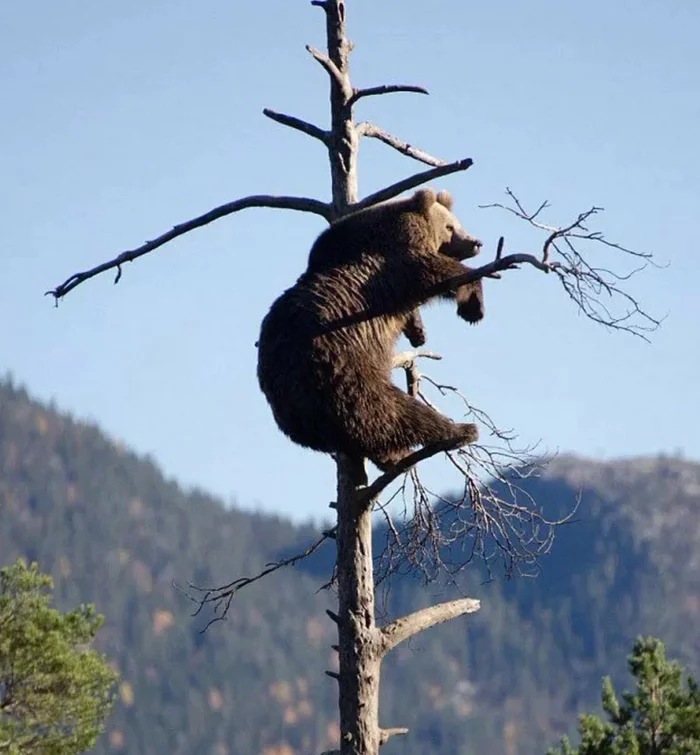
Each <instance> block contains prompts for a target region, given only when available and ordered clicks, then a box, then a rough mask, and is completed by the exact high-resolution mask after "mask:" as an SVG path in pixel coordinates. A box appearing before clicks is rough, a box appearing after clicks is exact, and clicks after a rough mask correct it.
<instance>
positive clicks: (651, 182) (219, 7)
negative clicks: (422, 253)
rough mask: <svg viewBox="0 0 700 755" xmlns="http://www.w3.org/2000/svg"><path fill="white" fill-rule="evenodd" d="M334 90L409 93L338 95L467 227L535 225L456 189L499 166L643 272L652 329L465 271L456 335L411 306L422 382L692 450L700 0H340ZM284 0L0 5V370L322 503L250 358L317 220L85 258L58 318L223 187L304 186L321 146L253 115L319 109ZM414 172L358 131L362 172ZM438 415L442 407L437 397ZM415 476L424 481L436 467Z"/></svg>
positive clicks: (490, 240) (173, 464)
mask: <svg viewBox="0 0 700 755" xmlns="http://www.w3.org/2000/svg"><path fill="white" fill-rule="evenodd" d="M347 6H348V21H349V31H350V35H351V37H352V38H353V40H354V41H355V43H356V49H355V52H354V53H353V57H352V74H353V79H354V84H355V85H357V86H369V85H375V84H381V83H414V84H421V85H424V86H427V87H428V88H429V89H430V91H431V96H430V97H422V96H420V95H408V94H400V95H393V96H391V97H380V98H372V99H371V100H367V101H365V102H363V103H361V105H360V106H358V108H357V118H358V120H364V119H369V120H372V121H373V122H375V123H377V124H378V125H381V126H382V127H383V128H385V129H387V130H389V131H391V132H393V133H395V134H396V135H397V136H399V137H401V138H403V139H405V140H407V141H409V142H411V143H413V144H416V145H418V146H420V147H422V148H423V149H425V150H427V151H430V152H433V153H434V154H436V155H438V156H440V157H443V158H445V159H456V158H460V157H467V156H468V157H472V158H473V159H474V161H475V164H474V167H473V168H472V169H471V170H469V171H468V172H466V173H463V174H457V175H455V176H452V177H449V178H446V179H443V180H441V181H438V182H436V183H435V184H434V185H435V187H436V188H446V189H449V190H450V191H452V193H453V194H454V197H455V211H456V212H457V214H458V215H459V217H460V219H461V220H462V222H463V224H464V225H465V226H466V227H468V228H469V229H470V230H471V231H473V232H474V233H475V234H476V235H479V236H480V237H481V238H482V239H484V241H485V242H486V254H487V255H488V254H490V253H491V251H492V250H493V248H494V245H495V242H496V240H497V238H498V236H499V235H500V234H504V235H505V236H506V239H507V243H508V248H509V249H512V250H518V251H536V250H537V245H538V243H539V244H541V239H540V238H539V237H538V236H536V235H534V234H533V233H531V232H530V231H529V230H528V229H527V228H526V227H524V226H521V225H519V224H518V223H517V221H515V220H513V219H511V218H509V217H508V216H505V215H502V214H499V213H498V212H496V211H494V210H480V209H478V205H479V204H485V203H489V202H494V201H500V200H501V199H502V198H503V191H504V189H505V187H506V186H510V187H512V188H513V189H514V190H516V191H517V192H518V194H519V195H520V197H521V198H522V199H523V201H525V202H527V203H528V204H530V205H532V206H536V205H537V204H539V202H540V201H542V200H543V199H548V200H549V201H550V202H551V204H552V209H551V211H550V214H549V215H548V217H547V219H548V220H550V221H551V222H552V223H563V222H565V221H567V220H569V219H570V218H571V217H572V216H575V214H576V213H577V212H579V211H581V210H584V209H587V208H588V207H590V206H591V205H593V204H597V205H602V206H603V207H605V208H606V213H605V214H604V215H603V216H602V217H601V218H600V224H599V227H600V228H601V229H602V230H604V231H605V232H606V234H607V236H608V237H610V238H611V239H612V240H616V241H620V242H622V243H624V244H625V245H627V246H630V247H632V248H635V249H638V250H640V251H653V252H655V253H656V254H657V255H658V258H659V260H660V261H661V262H669V263H670V265H669V267H668V268H666V269H662V270H652V271H649V272H647V273H644V274H642V275H641V276H639V277H638V278H636V279H634V280H633V281H632V282H631V283H630V285H629V288H630V291H631V292H632V293H634V294H635V295H636V296H638V298H639V299H640V300H641V301H642V302H643V303H644V304H645V305H646V306H647V307H648V308H649V309H650V310H651V311H652V312H653V313H655V314H658V315H667V319H666V321H665V323H664V325H663V327H662V329H661V330H660V331H659V332H658V333H657V334H655V335H654V336H653V338H652V343H651V344H646V343H644V342H642V341H640V340H637V339H634V338H631V337H626V336H623V335H619V334H614V333H608V332H606V331H605V330H603V329H602V328H600V327H597V326H595V325H593V324H592V323H590V322H589V321H587V320H585V319H584V318H582V317H580V316H579V315H578V314H577V312H576V310H575V308H574V307H573V306H572V304H571V303H570V302H569V301H568V300H567V298H566V296H565V295H564V293H563V292H562V291H561V290H560V289H559V287H558V286H557V285H556V284H555V281H554V280H553V279H552V277H551V276H544V275H542V274H540V273H538V272H536V271H534V270H521V271H519V272H512V273H508V274H506V275H505V276H504V279H503V280H501V281H492V282H488V283H487V292H486V294H487V297H488V303H487V305H488V316H487V319H486V320H485V322H484V323H483V324H482V325H481V326H479V327H477V328H468V327H467V326H465V325H464V324H463V323H462V322H461V321H458V320H457V318H456V317H455V316H454V312H453V307H452V306H448V305H441V306H436V307H433V308H431V309H430V310H429V311H428V312H427V313H426V318H425V319H426V323H427V327H428V332H429V339H430V340H429V345H430V347H431V348H432V349H433V350H435V351H438V352H440V353H441V354H443V356H444V360H443V362H442V363H441V364H440V365H438V366H436V367H435V368H431V369H432V374H433V375H435V376H436V377H440V378H444V379H445V380H446V381H449V382H452V383H456V384H458V385H459V386H460V387H461V388H462V389H463V390H464V391H465V392H466V393H467V394H468V396H469V398H470V399H471V400H472V402H473V403H474V404H476V405H477V406H479V407H481V408H483V409H486V410H488V411H489V412H491V414H492V415H493V416H494V418H495V419H496V420H497V421H498V422H500V423H501V424H502V425H504V426H507V427H513V428H515V429H516V430H517V431H518V432H519V433H520V437H521V439H522V441H523V442H527V443H531V442H536V441H541V444H542V445H541V447H542V448H543V449H546V450H550V451H555V450H557V449H560V450H566V451H573V452H577V453H580V454H584V455H588V456H594V457H599V458H608V457H611V456H629V455H639V454H649V453H656V452H659V451H665V452H670V453H673V452H676V451H681V452H683V453H684V454H685V455H687V456H689V457H692V458H700V432H698V428H697V425H698V421H699V420H700V399H699V398H698V389H697V385H698V383H699V382H700V357H699V355H698V352H699V349H698V343H699V337H698V333H700V308H699V307H698V303H697V302H698V296H697V293H696V292H697V286H698V283H697V281H698V280H700V253H698V250H697V242H696V241H695V238H696V236H695V234H696V233H697V221H698V211H699V210H700V147H699V146H698V137H697V135H698V134H699V133H700V95H699V92H700V48H699V47H698V44H697V35H698V29H699V28H700V5H698V3H697V2H696V1H695V0H676V1H675V2H673V3H669V2H662V1H661V0H656V1H654V2H652V1H650V0H638V1H637V2H631V1H630V0H627V1H623V0H618V1H617V2H609V0H591V1H590V2H587V3H585V4H582V3H562V2H560V1H559V0H531V1H530V2H527V3H471V2H464V1H463V0H437V1H436V2H434V3H425V2H418V1H417V0H402V1H401V2H399V1H398V0H348V3H347ZM323 32H324V25H323V17H322V12H321V11H320V10H319V9H316V8H312V7H311V6H310V4H309V3H308V2H306V0H269V1H268V2H265V3H243V2H231V0H226V1H224V0H209V1H208V2H204V3H192V2H184V1H183V0H168V2H165V1H164V0H150V1H149V2H148V3H144V2H141V1H140V0H139V1H137V0H122V1H121V2H119V3H94V2H88V0H64V2H61V3H56V2H52V1H51V0H41V1H39V0H23V2H21V3H3V4H2V5H1V6H0V87H1V91H2V93H3V101H4V107H3V111H4V112H3V118H2V120H1V121H0V155H1V159H2V170H1V171H0V201H1V205H2V212H3V221H2V223H1V224H0V318H1V319H2V323H3V327H2V329H1V330H0V371H11V372H12V373H13V374H14V375H15V377H16V378H17V379H18V380H20V381H22V382H24V383H25V384H26V385H27V387H28V388H29V389H30V391H31V392H32V393H33V394H34V395H36V396H38V397H40V398H42V399H49V398H54V399H55V400H56V402H57V404H58V406H59V407H61V408H62V409H66V410H69V411H71V412H72V413H74V414H75V415H76V416H78V417H81V418H87V419H91V420H94V421H96V422H98V423H99V424H100V425H101V426H102V427H103V428H104V429H105V430H106V431H107V432H108V433H109V434H110V435H111V436H113V437H114V438H116V439H119V440H121V441H123V442H125V443H127V444H128V445H130V446H132V447H134V448H135V449H136V450H138V451H139V452H144V453H146V452H147V453H150V454H152V456H154V457H155V459H156V460H157V461H158V462H159V463H160V464H161V466H162V467H163V469H164V470H165V472H166V474H167V475H168V476H172V477H176V478H177V479H179V480H180V481H181V482H182V483H183V484H185V485H193V484H196V485H199V486H201V487H204V488H206V489H209V490H211V491H213V492H215V493H218V494H221V495H222V496H223V497H224V498H225V499H226V500H237V501H238V503H240V504H241V505H244V506H247V507H260V508H262V509H265V510H270V511H278V512H280V513H283V514H286V515H290V516H294V517H296V518H303V517H307V516H313V517H321V516H325V515H326V513H327V511H328V510H327V503H328V501H329V500H331V499H332V497H333V487H334V465H333V463H332V461H331V460H330V459H329V458H328V457H325V456H322V455H319V454H315V453H312V452H310V451H306V450H303V449H300V448H297V447H295V446H293V445H292V444H291V443H290V442H289V441H287V440H286V439H285V438H284V437H283V436H282V435H281V434H280V433H279V432H278V431H277V430H276V427H275V425H274V423H273V420H272V417H271V414H270V412H269V410H268V407H267V405H266V403H265V401H264V399H263V396H262V394H261V393H260V392H259V390H258V387H257V383H256V378H255V358H256V353H255V348H254V343H255V341H256V339H257V333H258V328H259V324H260V320H261V319H262V317H263V316H264V314H265V312H266V310H267V307H268V306H269V304H270V303H271V302H272V300H273V299H274V298H275V297H276V296H277V295H278V294H279V293H280V292H281V291H282V290H283V289H284V288H285V287H287V286H288V285H290V284H292V283H293V282H294V280H295V279H296V277H297V275H298V274H299V273H300V272H301V270H302V268H303V265H304V261H305V259H306V255H307V252H308V249H309V247H310V245H311V243H312V242H313V239H314V238H315V236H316V234H317V233H318V232H320V231H321V230H322V228H323V224H322V221H321V220H320V219H319V218H317V217H315V216H310V215H303V214H296V213H290V212H284V211H274V210H247V211H244V212H243V213H240V214H238V215H234V216H230V217H228V218H226V219H223V220H220V221H218V222H216V223H215V224H213V225H211V226H209V227H207V228H205V229H202V230H199V231H196V232H194V233H192V234H191V235H188V236H186V237H184V238H182V239H179V240H177V241H176V242H174V243H172V244H170V245H168V246H166V247H164V248H162V249H160V250H159V251H157V252H155V253H153V254H152V255H150V256H148V257H146V258H144V259H142V260H140V261H138V262H136V263H134V264H132V265H130V266H128V267H127V268H125V270H124V275H123V278H122V281H121V282H120V283H119V285H118V286H113V285H112V278H111V277H110V276H104V277H102V278H99V279H96V280H93V281H91V282H89V283H87V284H84V285H83V286H81V287H79V288H78V289H77V290H76V291H74V292H73V293H71V294H70V295H69V296H68V297H67V298H66V300H65V301H63V302H62V304H61V305H60V307H59V308H58V309H55V308H53V307H52V306H51V301H50V300H49V299H45V298H43V292H44V291H45V290H47V289H48V288H50V287H52V286H55V285H56V284H57V283H59V282H60V281H62V280H63V279H64V278H66V277H67V276H68V275H70V274H71V273H73V272H75V271H76V270H80V269H84V268H86V267H91V266H93V265H95V264H97V263H98V262H101V261H103V260H105V259H107V258H109V257H112V256H114V255H115V254H116V253H118V252H120V251H122V250H124V249H130V248H133V247H135V246H138V245H140V244H141V243H142V242H143V241H144V240H145V239H147V238H152V237H153V236H157V235H159V234H160V233H162V232H163V231H165V230H166V229H167V228H169V227H170V226H172V225H173V224H175V223H178V222H181V221H183V220H186V219H188V218H190V217H193V216H195V215H198V214H200V213H202V212H204V211H206V210H208V209H210V208H211V207H213V206H215V205H218V204H221V203H223V202H225V201H229V200H231V199H235V198H237V197H240V196H244V195H246V194H251V193H259V192H269V193H283V194H303V195H308V196H314V197H318V198H321V199H326V198H327V197H328V194H329V181H328V167H327V162H326V160H325V156H324V153H323V151H322V148H321V145H320V144H318V143H317V142H315V141H313V140H311V139H309V138H308V137H305V136H304V135H301V134H299V133H297V132H293V131H291V130H289V129H285V128H284V127H281V126H279V125H277V124H275V123H273V122H271V121H269V120H267V119H266V118H264V117H263V116H262V112H261V111H262V109H263V107H270V108H273V109H276V110H279V111H282V112H288V113H292V114H295V115H297V116H299V117H302V118H305V119H308V120H311V121H313V122H316V123H318V124H319V125H321V126H324V127H325V126H326V125H327V122H328V96H327V91H328V86H327V80H326V75H325V73H324V72H323V71H322V69H321V68H320V67H319V66H318V64H316V63H315V62H314V61H313V60H312V59H311V58H310V56H309V55H308V54H307V53H306V51H305V50H304V45H305V44H312V45H315V46H317V47H322V46H323V44H324V36H323ZM419 169H420V165H419V164H418V163H414V162H412V161H410V160H408V159H406V158H403V157H401V156H399V155H398V154H396V153H394V152H393V151H391V150H390V149H389V148H387V147H385V146H383V145H380V144H378V143H375V142H372V143H370V142H365V143H363V144H362V151H361V156H360V191H361V194H362V195H364V194H367V193H369V192H371V191H374V190H376V189H378V188H380V187H381V186H383V185H385V184H387V183H391V182H393V181H395V180H397V179H399V178H401V177H403V176H405V175H409V174H410V173H413V172H415V171H416V170H419ZM443 407H444V409H445V410H446V411H448V412H450V413H451V414H452V415H453V416H458V407H457V406H456V405H449V404H443ZM440 469H441V471H436V472H434V474H435V475H437V477H436V479H437V480H438V481H439V483H440V484H441V485H444V486H446V487H447V486H448V485H449V482H450V479H451V478H450V477H449V475H448V472H447V468H446V467H441V468H440Z"/></svg>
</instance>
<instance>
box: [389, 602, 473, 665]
mask: <svg viewBox="0 0 700 755" xmlns="http://www.w3.org/2000/svg"><path fill="white" fill-rule="evenodd" d="M480 607H481V603H480V602H479V601H478V600H474V599H473V598H460V599H459V600H450V601H448V602H447V603H438V605H436V606H429V607H428V608H422V609H421V610H420V611H415V612H414V613H411V614H409V615H408V616H404V617H402V618H400V619H397V620H396V621H393V622H392V623H391V624H387V625H386V626H384V627H382V628H381V629H380V630H379V634H380V636H381V641H380V642H381V654H382V655H386V653H388V652H389V651H390V650H392V649H393V648H395V647H396V646H397V645H398V644H399V643H401V642H403V641H404V640H407V639H409V637H413V635H414V634H418V632H422V631H423V630H424V629H428V628H429V627H433V626H435V625H436V624H442V623H443V622H445V621H449V620H450V619H454V618H456V617H457V616H463V615H464V614H467V613H476V612H477V611H478V610H479V608H480Z"/></svg>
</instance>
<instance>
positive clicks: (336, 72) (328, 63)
mask: <svg viewBox="0 0 700 755" xmlns="http://www.w3.org/2000/svg"><path fill="white" fill-rule="evenodd" d="M306 49H307V50H308V52H309V53H310V54H311V56H312V57H313V58H314V59H315V60H317V61H318V62H319V63H320V64H321V65H322V66H323V67H324V68H325V69H326V73H328V75H329V76H330V77H331V78H332V79H333V80H334V81H335V83H336V84H337V85H338V86H339V87H340V88H341V89H345V88H346V81H345V78H344V76H343V74H342V73H341V72H340V69H339V68H338V66H337V65H336V64H335V63H334V62H333V61H332V60H331V59H330V58H329V57H328V55H324V54H323V53H322V52H321V51H320V50H317V49H316V48H315V47H312V46H311V45H306Z"/></svg>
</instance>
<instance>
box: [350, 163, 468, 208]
mask: <svg viewBox="0 0 700 755" xmlns="http://www.w3.org/2000/svg"><path fill="white" fill-rule="evenodd" d="M473 164H474V161H473V160H472V159H471V158H470V157H466V158H464V159H463V160H457V161H456V162H453V163H446V164H445V165H439V166H438V167H437V168H431V169H430V170H424V171H422V172H421V173H416V174H415V175H413V176H409V177H408V178H404V179H403V181H398V182H397V183H395V184H392V185H391V186H387V187H386V189H381V190H380V191H376V192H375V193H374V194H370V195H369V196H368V197H365V198H364V199H361V200H360V201H359V202H355V204H353V205H352V207H351V208H350V211H351V212H356V211H357V210H362V209H364V208H365V207H371V206H372V205H374V204H377V203H378V202H385V201H386V200H387V199H393V198H394V197H397V196H398V195H399V194H402V193H403V192H404V191H408V190H409V189H413V188H415V187H416V186H420V185H421V184H425V183H428V182H429V181H433V180H435V179H436V178H441V177H442V176H448V175H449V174H450V173H457V172H458V171H460V170H467V169H468V168H471V166H472V165H473Z"/></svg>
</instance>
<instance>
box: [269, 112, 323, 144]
mask: <svg viewBox="0 0 700 755" xmlns="http://www.w3.org/2000/svg"><path fill="white" fill-rule="evenodd" d="M263 115H266V116H267V117H268V118H270V119H271V120H273V121H277V123H281V124H282V125H283V126H289V128H293V129H296V130H297V131H301V132H302V133H304V134H307V135H308V136H312V137H313V138H314V139H318V140H319V141H320V142H323V144H326V145H327V144H328V139H329V133H328V131H324V130H323V129H322V128H319V127H318V126H314V125H313V123H307V122H306V121H302V120H301V118H296V117H295V116H293V115H286V114H285V113H277V112H275V111H274V110H270V108H268V107H266V108H264V109H263Z"/></svg>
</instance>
